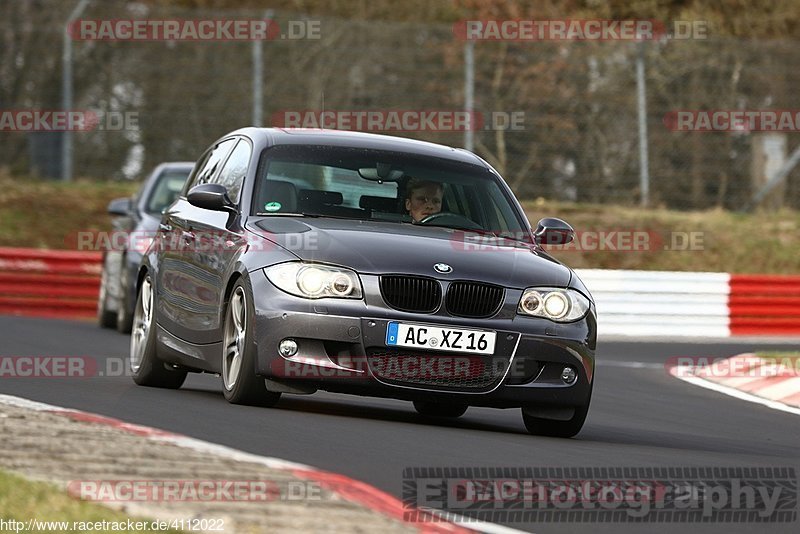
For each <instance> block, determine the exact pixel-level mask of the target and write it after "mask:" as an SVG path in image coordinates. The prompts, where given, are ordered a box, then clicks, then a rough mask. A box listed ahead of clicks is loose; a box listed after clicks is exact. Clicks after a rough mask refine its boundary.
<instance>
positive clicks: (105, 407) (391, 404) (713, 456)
mask: <svg viewBox="0 0 800 534" xmlns="http://www.w3.org/2000/svg"><path fill="white" fill-rule="evenodd" d="M0 340H2V341H1V342H0V356H90V357H95V358H97V359H98V360H104V359H106V358H115V359H118V358H124V357H125V356H126V355H127V353H128V343H129V337H128V336H124V335H121V334H118V333H117V332H115V331H111V330H102V329H100V328H98V327H96V326H95V325H94V324H92V323H88V322H76V321H60V320H45V319H31V318H20V317H0ZM761 346H763V345H761V344H758V343H756V342H753V341H749V342H745V343H732V342H727V341H726V342H721V343H697V344H694V343H686V342H674V343H652V342H624V343H623V342H605V343H602V342H601V343H600V344H599V348H598V357H597V359H598V367H597V373H596V382H595V387H594V397H593V401H592V407H591V409H590V411H589V417H588V420H587V423H586V425H585V426H584V429H583V431H582V432H581V433H580V434H579V435H578V436H577V437H576V438H575V439H571V440H564V439H556V438H544V437H535V436H531V435H529V434H527V433H526V431H525V428H524V426H523V424H522V418H521V415H520V413H519V410H516V409H514V410H495V409H488V408H470V409H469V410H468V411H467V413H466V415H464V416H463V417H462V418H460V419H458V420H454V421H445V422H431V421H430V420H426V419H423V418H422V417H420V416H418V415H417V414H416V412H414V410H413V407H412V406H411V403H408V402H402V401H393V400H383V399H373V398H361V397H357V396H351V395H334V394H329V393H325V392H318V393H316V394H314V395H311V396H289V395H284V397H283V398H282V399H281V401H280V403H279V404H278V406H277V407H276V408H271V409H268V408H253V407H243V406H233V405H229V404H228V403H227V402H225V400H224V398H223V397H222V393H221V382H220V379H219V378H217V377H214V376H213V375H190V376H189V378H188V380H187V381H186V383H185V384H184V386H183V387H182V388H181V389H180V390H177V391H168V390H158V389H153V388H143V387H138V386H136V385H134V384H133V382H132V381H131V379H130V378H129V377H125V376H117V377H108V376H102V377H100V376H97V377H92V378H63V377H61V378H52V377H51V378H35V379H34V378H0V393H4V394H10V395H16V396H20V397H25V398H28V399H32V400H36V401H40V402H45V403H50V404H55V405H58V406H64V407H69V408H75V409H80V410H85V411H90V412H94V413H99V414H102V415H105V416H110V417H115V418H119V419H123V420H125V421H129V422H133V423H138V424H143V425H148V426H153V427H156V428H160V429H165V430H168V431H172V432H177V433H181V434H185V435H188V436H192V437H195V438H199V439H203V440H207V441H211V442H214V443H220V444H223V445H227V446H230V447H234V448H236V449H241V450H244V451H247V452H251V453H256V454H261V455H266V456H273V457H278V458H283V459H287V460H292V461H296V462H301V463H305V464H309V465H312V466H314V467H317V468H320V469H325V470H330V471H334V472H339V473H342V474H345V475H347V476H350V477H353V478H356V479H359V480H362V481H365V482H367V483H369V484H372V485H373V486H375V487H377V488H380V489H382V490H384V491H387V492H389V493H391V494H393V495H396V496H398V497H401V496H402V486H403V481H402V472H403V468H405V467H422V466H424V467H530V466H536V467H593V466H597V467H640V466H664V467H738V466H746V467H767V466H771V467H783V466H788V467H794V468H795V469H797V471H798V472H800V460H798V455H799V454H800V419H799V418H798V416H796V415H792V414H788V413H783V412H780V411H776V410H772V409H770V408H767V407H764V406H761V405H758V404H754V403H749V402H746V401H742V400H739V399H735V398H732V397H729V396H726V395H722V394H720V393H716V392H713V391H709V390H706V389H703V388H699V387H696V386H693V385H690V384H687V383H685V382H683V381H680V380H677V379H675V378H673V377H671V376H669V375H668V373H667V372H666V370H665V368H664V364H665V362H666V361H667V360H668V359H669V358H671V357H675V356H731V355H735V354H739V353H742V352H748V351H752V350H755V349H758V348H760V347H761ZM769 348H770V349H774V350H780V349H795V350H796V349H797V345H796V344H783V345H781V344H771V345H769ZM104 368H105V367H104V364H103V362H102V361H101V362H100V369H104ZM120 453H121V454H124V451H120ZM506 524H507V525H508V526H510V527H513V528H517V529H521V530H526V531H532V532H537V533H549V532H576V533H578V532H580V533H584V532H586V533H589V532H609V533H611V532H675V531H683V532H704V533H705V532H708V533H710V532H726V533H727V532H742V533H744V532H748V533H749V532H767V531H768V532H800V524H799V523H797V522H793V523H747V522H713V523H703V524H701V523H686V522H660V523H644V524H642V523H630V522H623V523H619V522H612V523H603V524H597V523H589V522H581V521H574V520H570V521H565V522H552V521H551V522H541V521H540V522H514V523H506Z"/></svg>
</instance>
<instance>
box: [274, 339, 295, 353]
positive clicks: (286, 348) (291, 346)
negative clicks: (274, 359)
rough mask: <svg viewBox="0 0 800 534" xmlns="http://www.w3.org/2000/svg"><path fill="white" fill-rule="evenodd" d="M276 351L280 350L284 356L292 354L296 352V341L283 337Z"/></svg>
mask: <svg viewBox="0 0 800 534" xmlns="http://www.w3.org/2000/svg"><path fill="white" fill-rule="evenodd" d="M278 352H280V353H281V356H283V357H284V358H289V357H290V356H294V355H295V354H297V341H295V340H294V339H288V338H287V339H284V340H283V341H281V342H280V343H279V344H278Z"/></svg>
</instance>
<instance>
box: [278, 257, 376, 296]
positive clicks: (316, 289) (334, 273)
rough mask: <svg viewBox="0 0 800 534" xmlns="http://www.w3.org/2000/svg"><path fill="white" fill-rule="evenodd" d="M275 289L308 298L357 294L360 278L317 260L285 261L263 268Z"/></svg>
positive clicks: (351, 272) (359, 290) (348, 270)
mask: <svg viewBox="0 0 800 534" xmlns="http://www.w3.org/2000/svg"><path fill="white" fill-rule="evenodd" d="M264 273H266V275H267V278H268V279H269V281H270V282H272V283H273V284H275V285H276V286H277V287H278V288H279V289H282V290H284V291H286V292H287V293H291V294H292V295H297V296H298V297H305V298H308V299H321V298H325V297H336V298H345V299H360V298H361V282H360V281H359V279H358V275H357V274H356V273H355V272H353V271H351V270H350V269H343V268H341V267H332V266H329V265H322V264H317V263H299V262H289V263H281V264H279V265H274V266H272V267H267V268H265V269H264Z"/></svg>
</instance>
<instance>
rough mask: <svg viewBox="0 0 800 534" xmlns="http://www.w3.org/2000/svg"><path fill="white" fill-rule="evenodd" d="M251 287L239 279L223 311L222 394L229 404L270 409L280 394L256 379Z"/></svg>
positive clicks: (256, 354)
mask: <svg viewBox="0 0 800 534" xmlns="http://www.w3.org/2000/svg"><path fill="white" fill-rule="evenodd" d="M252 294H253V292H252V291H251V290H250V284H249V283H247V281H246V280H242V279H241V278H240V279H239V280H237V281H236V285H235V286H234V287H233V290H232V291H231V296H230V299H229V301H228V305H227V307H226V309H225V326H224V336H223V348H222V392H223V394H224V395H225V399H226V400H227V401H228V402H230V403H232V404H247V405H255V406H273V405H274V404H275V403H277V402H278V399H280V397H281V394H280V393H275V392H272V391H268V390H267V387H266V384H265V382H264V378H263V377H260V376H258V375H256V358H257V357H258V349H257V347H256V344H255V341H254V335H253V327H254V324H253V323H254V317H255V308H254V306H253V302H252V298H251V295H252Z"/></svg>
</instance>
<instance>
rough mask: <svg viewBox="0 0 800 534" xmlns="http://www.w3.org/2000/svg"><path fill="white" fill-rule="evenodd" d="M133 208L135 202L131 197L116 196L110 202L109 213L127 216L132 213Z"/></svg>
mask: <svg viewBox="0 0 800 534" xmlns="http://www.w3.org/2000/svg"><path fill="white" fill-rule="evenodd" d="M132 208H133V202H131V199H130V198H127V197H126V198H115V199H114V200H112V201H111V202H109V203H108V208H107V210H108V213H109V215H118V216H120V217H125V216H126V215H130V214H131V211H132Z"/></svg>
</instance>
